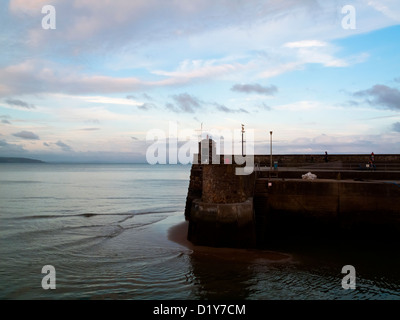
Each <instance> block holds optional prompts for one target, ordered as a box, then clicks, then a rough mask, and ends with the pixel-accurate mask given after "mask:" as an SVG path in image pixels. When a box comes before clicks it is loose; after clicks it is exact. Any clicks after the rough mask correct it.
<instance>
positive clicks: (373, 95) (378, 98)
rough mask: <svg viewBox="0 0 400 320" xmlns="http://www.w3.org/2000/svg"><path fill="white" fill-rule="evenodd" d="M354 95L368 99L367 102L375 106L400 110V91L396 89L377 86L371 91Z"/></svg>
mask: <svg viewBox="0 0 400 320" xmlns="http://www.w3.org/2000/svg"><path fill="white" fill-rule="evenodd" d="M353 95H354V96H355V97H366V98H367V100H366V101H367V102H368V103H369V104H370V105H373V106H379V107H385V108H388V109H391V110H400V91H399V90H398V89H396V88H391V87H388V86H385V85H382V84H377V85H374V86H373V87H372V88H370V89H367V90H362V91H358V92H355V93H354V94H353Z"/></svg>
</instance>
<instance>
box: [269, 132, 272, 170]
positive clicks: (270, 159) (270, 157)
mask: <svg viewBox="0 0 400 320" xmlns="http://www.w3.org/2000/svg"><path fill="white" fill-rule="evenodd" d="M269 135H270V142H269V145H270V156H269V163H270V165H269V171H270V172H271V171H272V131H270V132H269Z"/></svg>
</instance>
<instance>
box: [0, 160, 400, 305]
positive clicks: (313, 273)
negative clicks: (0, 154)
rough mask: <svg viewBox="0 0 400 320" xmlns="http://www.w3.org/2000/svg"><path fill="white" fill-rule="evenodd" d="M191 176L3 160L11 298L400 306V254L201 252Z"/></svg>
mask: <svg viewBox="0 0 400 320" xmlns="http://www.w3.org/2000/svg"><path fill="white" fill-rule="evenodd" d="M189 178H190V165H149V164H54V163H37V164H0V299H1V300H47V299H57V300H63V299H65V300H69V299H72V300H75V299H80V300H87V299H88V300H89V299H90V300H92V299H93V300H101V299H110V300H114V299H115V300H125V299H127V300H221V299H224V300H229V299H231V300H400V272H399V270H400V258H399V256H400V255H399V250H398V248H397V249H396V248H390V249H389V248H386V247H381V248H379V247H378V249H377V248H374V249H369V248H368V247H367V248H362V249H360V248H353V247H352V244H351V243H349V244H348V245H347V246H340V247H335V246H330V247H328V248H327V247H324V246H315V247H313V246H307V247H303V246H296V245H291V246H286V247H285V246H282V247H280V248H278V249H277V248H268V247H266V248H263V249H230V248H209V247H204V246H194V245H193V244H191V243H190V242H188V241H187V239H186V235H187V226H188V225H187V222H186V221H185V218H184V209H185V201H186V195H187V191H188V186H189ZM371 236H372V237H373V235H371ZM46 266H51V268H52V269H51V270H50V269H48V267H46ZM345 266H351V267H353V269H354V272H355V273H354V274H353V275H354V278H353V280H354V282H353V284H354V287H353V288H352V287H349V284H350V280H349V279H350V278H349V275H350V273H348V272H350V271H348V269H346V268H344V267H345ZM46 268H47V269H46ZM49 270H50V271H49ZM51 285H52V286H53V287H51Z"/></svg>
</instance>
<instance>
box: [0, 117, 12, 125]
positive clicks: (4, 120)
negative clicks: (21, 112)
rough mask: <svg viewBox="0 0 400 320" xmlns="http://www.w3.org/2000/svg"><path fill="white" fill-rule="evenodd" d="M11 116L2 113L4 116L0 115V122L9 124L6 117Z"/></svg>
mask: <svg viewBox="0 0 400 320" xmlns="http://www.w3.org/2000/svg"><path fill="white" fill-rule="evenodd" d="M10 118H11V117H10V116H7V115H4V116H0V119H2V120H1V123H4V124H11V122H10V121H9V120H8V119H10Z"/></svg>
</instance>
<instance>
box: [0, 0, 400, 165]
mask: <svg viewBox="0 0 400 320" xmlns="http://www.w3.org/2000/svg"><path fill="white" fill-rule="evenodd" d="M45 5H53V6H54V8H55V10H56V20H55V21H56V29H43V27H42V20H43V18H44V17H45V16H46V13H42V7H43V6H45ZM346 5H351V6H353V7H354V9H355V18H356V20H355V29H351V28H344V26H343V20H344V19H347V18H346V17H349V16H348V13H342V8H343V7H344V6H346ZM0 8H1V11H0V48H1V51H0V156H9V157H11V156H18V157H31V158H36V159H41V160H45V161H77V162H79V161H83V162H89V161H106V162H144V161H146V159H145V154H146V149H147V148H148V146H149V144H151V142H149V141H147V142H146V134H147V133H148V132H149V130H152V129H160V130H164V131H165V132H166V133H168V128H169V123H170V122H176V123H177V125H178V130H183V129H188V128H189V129H192V130H199V129H200V126H201V123H203V130H204V132H205V133H206V132H207V131H210V130H212V129H214V130H223V129H225V130H232V131H233V130H234V129H236V130H238V129H240V126H241V124H242V123H243V124H245V127H246V129H253V130H254V133H255V152H256V153H260V154H263V153H265V154H267V153H269V131H270V130H272V131H273V139H274V152H275V153H297V154H298V153H306V154H309V153H317V154H323V153H324V152H325V151H328V152H329V153H332V154H333V153H368V154H369V153H371V152H372V151H373V152H375V154H379V153H400V1H398V0H383V1H375V0H365V1H363V0H358V1H340V0H337V1H335V0H332V1H322V0H321V1H316V0H315V1H313V0H301V1H299V0H287V1H278V0H273V1H266V0H265V1H251V0H243V1H241V0H212V1H211V0H191V1H184V0H175V1H168V0H134V1H129V0H116V1H108V0H79V1H78V0H54V1H51V0H45V1H42V0H10V1H2V2H1V4H0ZM344 21H345V22H346V21H349V20H344Z"/></svg>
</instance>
